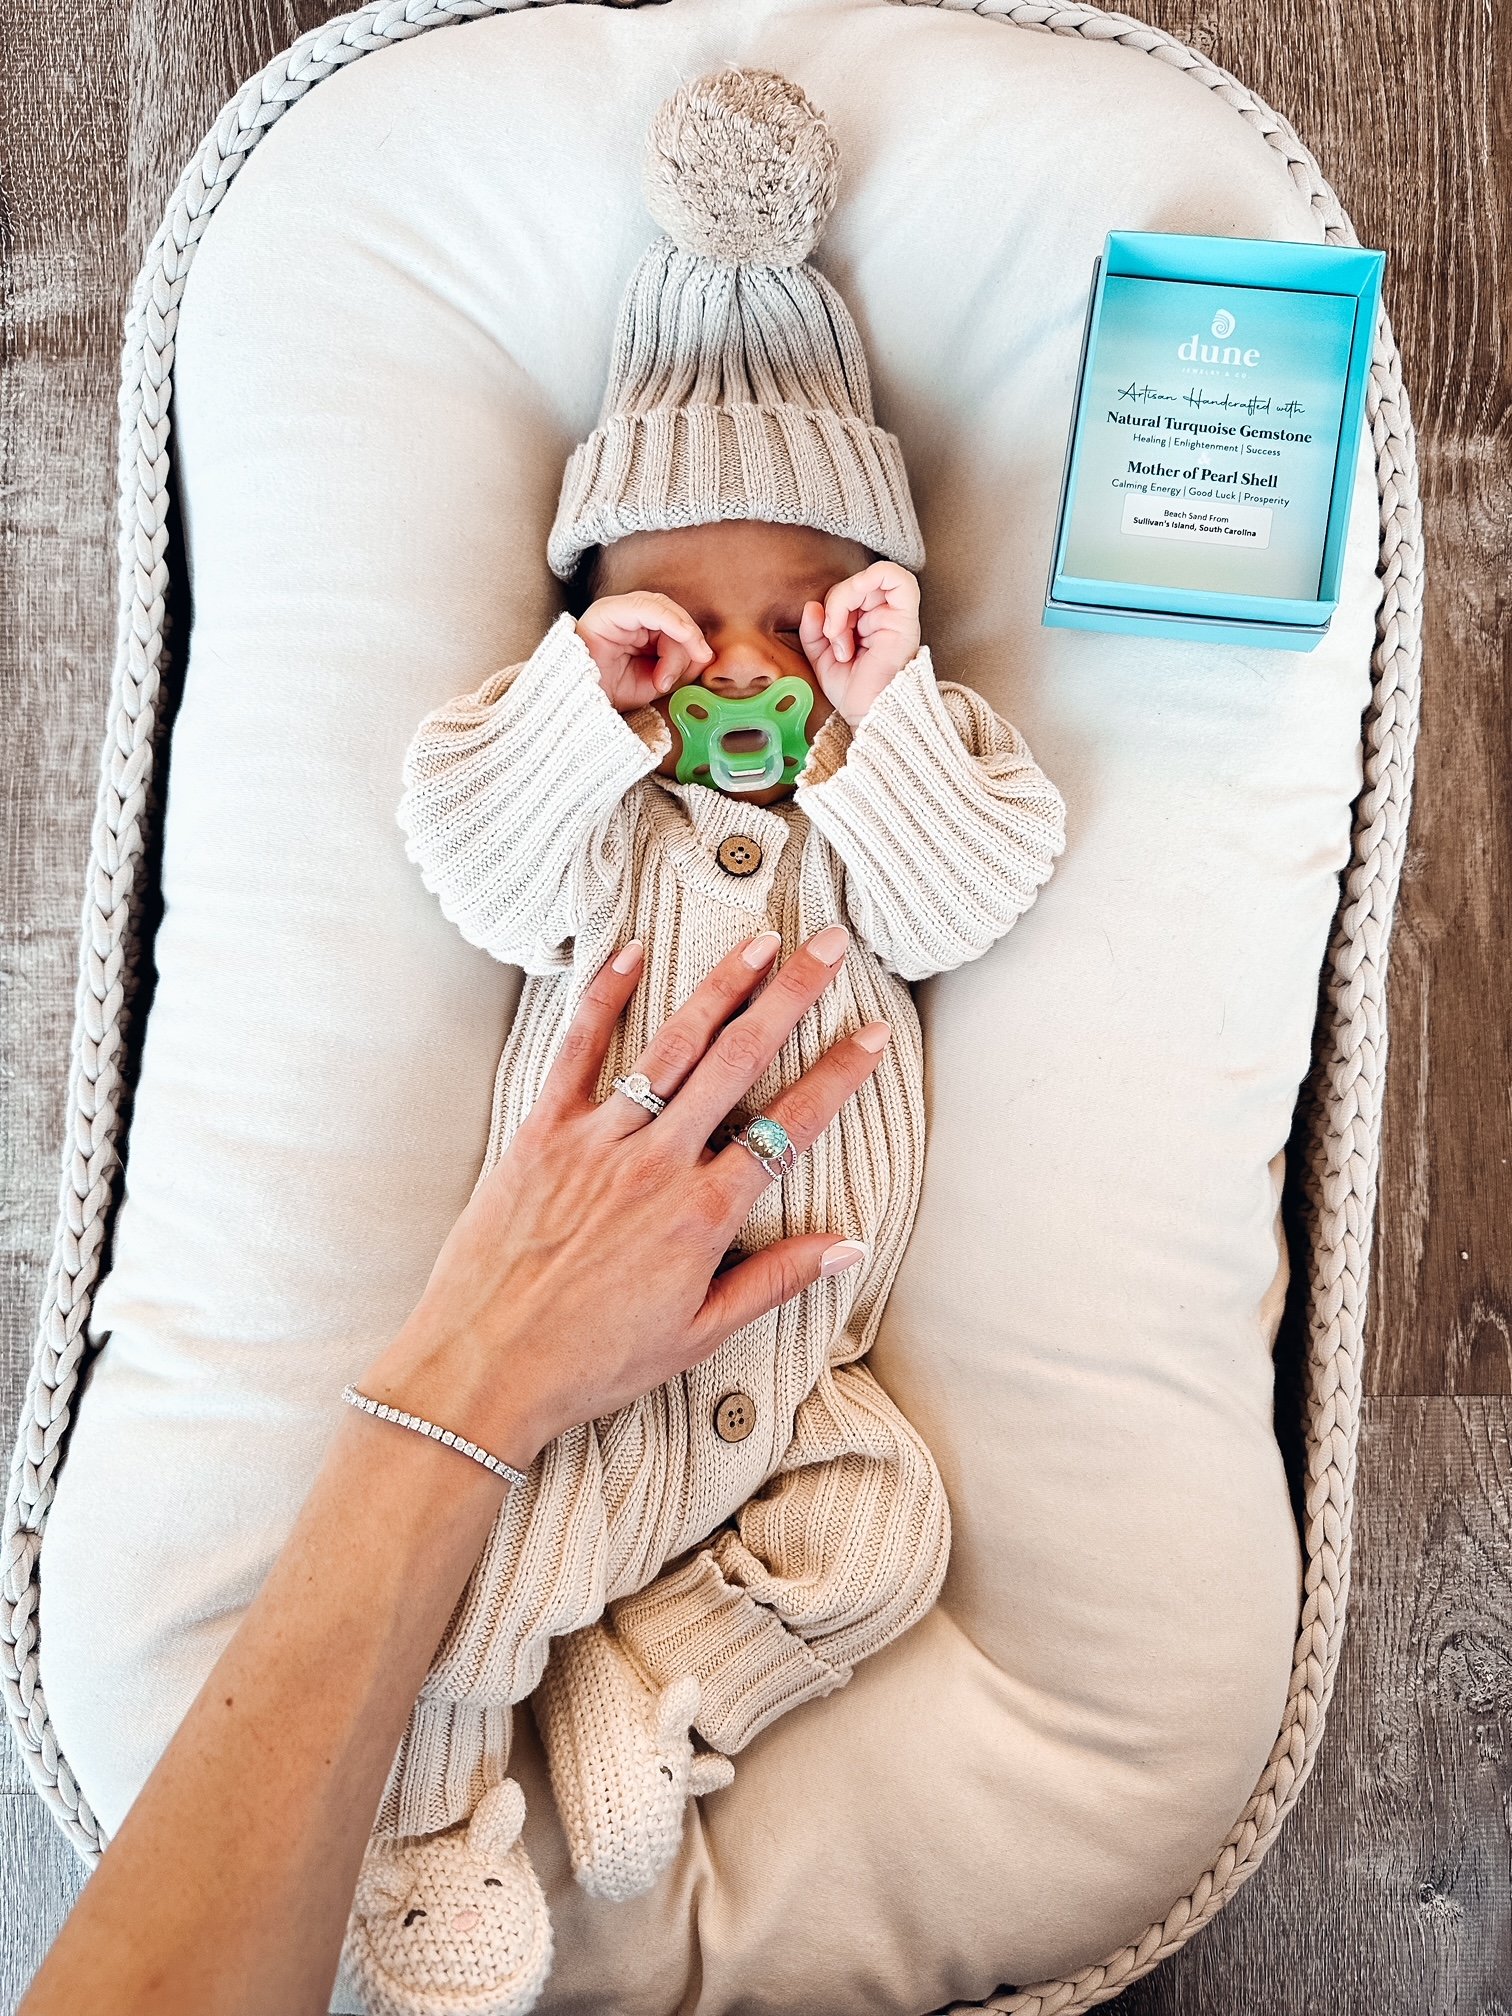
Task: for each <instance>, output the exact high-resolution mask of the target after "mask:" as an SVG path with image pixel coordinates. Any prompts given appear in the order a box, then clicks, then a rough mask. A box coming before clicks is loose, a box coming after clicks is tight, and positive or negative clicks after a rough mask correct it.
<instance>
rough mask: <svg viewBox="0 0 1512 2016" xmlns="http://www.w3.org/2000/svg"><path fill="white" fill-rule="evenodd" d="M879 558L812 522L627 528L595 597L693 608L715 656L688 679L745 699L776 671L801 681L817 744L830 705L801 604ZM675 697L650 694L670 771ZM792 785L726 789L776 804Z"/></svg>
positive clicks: (604, 561) (609, 555) (612, 549)
mask: <svg viewBox="0 0 1512 2016" xmlns="http://www.w3.org/2000/svg"><path fill="white" fill-rule="evenodd" d="M874 558H875V555H874V554H873V553H872V552H871V551H870V550H869V549H868V548H867V547H865V546H863V545H861V544H860V543H859V541H857V540H855V539H840V538H837V537H836V536H835V534H834V533H832V532H817V531H815V530H814V529H813V527H811V526H807V525H771V524H768V523H766V522H765V521H764V520H760V519H754V518H726V519H722V520H720V521H719V523H717V524H713V525H686V526H677V527H675V528H674V529H673V530H671V531H666V532H630V533H627V534H626V535H625V537H624V538H623V539H615V540H613V541H612V542H611V543H610V544H609V545H608V546H606V547H605V548H604V549H603V551H602V552H601V553H600V555H599V559H598V571H597V574H596V576H595V577H594V583H593V587H594V594H595V596H596V597H597V596H602V595H624V594H628V593H629V592H630V590H631V589H633V588H647V589H654V590H655V591H656V592H657V593H659V594H662V595H669V596H670V597H671V598H672V600H673V601H674V602H676V603H677V604H678V605H679V606H680V607H681V608H683V609H686V610H687V612H688V614H689V615H690V616H691V617H692V618H693V621H694V622H695V623H696V624H697V625H698V627H699V629H700V630H702V632H703V634H704V638H705V640H706V641H707V643H708V646H709V649H710V650H711V651H712V652H713V653H714V656H713V657H712V658H711V659H710V660H709V662H708V664H707V665H706V666H705V667H704V668H703V670H702V671H701V672H689V674H688V675H687V677H686V678H685V679H684V680H683V681H682V684H683V685H685V686H694V685H699V686H706V687H707V688H708V689H709V691H710V692H711V693H723V694H726V695H728V697H729V698H730V699H732V700H745V699H749V698H751V697H752V696H753V695H754V694H757V693H761V692H764V691H765V689H766V688H767V687H768V686H770V685H772V684H773V683H774V682H775V681H776V680H778V679H783V678H788V677H790V676H795V677H797V678H799V679H802V680H803V681H804V683H805V684H806V685H807V686H808V687H809V688H810V689H811V691H812V692H813V695H814V701H813V706H812V707H811V709H810V711H809V717H808V722H807V725H806V727H805V729H804V733H805V734H806V735H807V737H808V739H809V741H810V742H812V741H813V739H814V737H815V736H816V735H817V734H818V732H819V729H820V727H821V725H822V724H823V722H825V721H826V720H827V719H828V718H829V716H830V715H831V714H832V713H833V712H834V709H833V707H832V706H831V705H830V702H829V701H828V700H827V699H826V698H825V695H824V690H823V688H822V687H821V686H820V684H819V681H818V680H817V679H816V678H815V677H814V673H813V668H812V667H811V666H810V664H809V662H808V659H807V658H806V657H805V656H804V651H803V642H802V639H801V638H800V637H799V635H798V619H799V617H800V616H801V615H802V613H803V605H804V603H805V602H822V601H823V600H824V598H825V596H826V595H827V594H828V593H829V591H830V589H831V588H833V587H834V585H835V583H836V582H837V581H844V580H845V579H847V577H848V576H850V575H852V574H859V573H860V571H861V569H862V568H863V567H866V566H868V565H870V563H871V561H872V560H873V559H874ZM669 698H670V696H669V695H666V694H662V695H659V696H658V697H657V698H656V699H655V700H653V701H652V702H651V705H652V706H653V707H654V708H655V709H656V711H657V713H658V714H660V715H661V717H662V719H663V720H664V721H665V722H666V724H667V727H668V729H669V731H670V733H671V736H672V747H671V748H670V750H668V752H667V754H666V755H665V756H664V757H663V758H662V760H661V763H660V764H659V765H658V766H657V767H658V774H659V775H661V776H664V777H671V776H675V775H676V772H677V762H678V758H679V757H680V756H681V755H682V737H681V736H680V735H679V734H678V732H677V724H676V722H675V721H673V719H672V717H671V715H670V713H669V712H668V704H667V703H668V699H669ZM748 732H751V733H753V734H754V731H748ZM792 790H793V786H792V784H791V783H790V782H787V781H784V782H782V783H780V784H771V785H768V787H767V788H766V790H764V791H740V792H732V793H730V794H729V795H730V796H732V797H739V798H740V799H741V800H742V802H745V803H749V804H752V805H770V804H771V803H772V802H773V801H774V800H775V799H778V798H788V797H791V795H792Z"/></svg>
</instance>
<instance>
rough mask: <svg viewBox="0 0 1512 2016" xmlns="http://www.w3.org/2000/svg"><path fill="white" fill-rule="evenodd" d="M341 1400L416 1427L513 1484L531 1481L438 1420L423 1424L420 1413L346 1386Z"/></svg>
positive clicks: (402, 1425) (405, 1425) (500, 1457)
mask: <svg viewBox="0 0 1512 2016" xmlns="http://www.w3.org/2000/svg"><path fill="white" fill-rule="evenodd" d="M341 1397H342V1399H343V1400H349V1401H350V1402H351V1403H352V1405H353V1406H354V1407H360V1408H361V1409H362V1411H363V1413H364V1414H372V1415H374V1416H375V1417H376V1418H377V1419H378V1420H379V1421H397V1422H398V1424H399V1426H400V1427H401V1428H413V1429H415V1430H416V1431H417V1432H418V1433H419V1434H421V1435H429V1436H430V1438H431V1439H432V1441H434V1442H444V1443H445V1444H446V1446H447V1448H448V1449H460V1450H461V1451H462V1454H463V1455H464V1456H471V1458H472V1459H473V1461H474V1463H481V1464H482V1465H483V1468H484V1469H485V1470H492V1471H493V1473H494V1475H495V1476H497V1477H507V1478H508V1480H509V1482H510V1483H511V1484H528V1483H529V1482H530V1479H529V1478H528V1477H527V1476H526V1475H525V1472H524V1471H523V1470H516V1468H515V1467H514V1465H513V1464H512V1463H506V1462H505V1461H504V1459H503V1457H502V1456H490V1455H489V1453H488V1451H487V1450H486V1449H480V1448H479V1447H478V1445H477V1443H476V1442H469V1441H467V1440H466V1438H465V1437H464V1436H461V1435H457V1434H454V1433H453V1431H452V1430H451V1429H450V1428H438V1427H437V1426H436V1424H435V1422H434V1421H422V1420H421V1418H420V1416H419V1415H418V1414H404V1413H401V1411H400V1410H399V1408H397V1407H385V1406H384V1405H383V1403H382V1402H381V1401H379V1400H371V1399H369V1398H368V1396H367V1394H366V1393H359V1392H358V1391H357V1388H356V1387H355V1386H344V1387H343V1388H342V1389H341Z"/></svg>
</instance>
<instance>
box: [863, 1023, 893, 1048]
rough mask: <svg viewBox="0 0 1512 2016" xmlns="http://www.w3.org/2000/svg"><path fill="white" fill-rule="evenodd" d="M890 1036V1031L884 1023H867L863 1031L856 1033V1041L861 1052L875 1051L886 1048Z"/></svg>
mask: <svg viewBox="0 0 1512 2016" xmlns="http://www.w3.org/2000/svg"><path fill="white" fill-rule="evenodd" d="M891 1035H892V1029H891V1028H890V1027H889V1025H888V1024H887V1023H886V1022H868V1023H867V1025H866V1027H865V1028H864V1029H858V1030H857V1031H856V1041H857V1042H858V1043H859V1044H860V1045H861V1048H862V1049H863V1050H871V1051H877V1050H882V1049H885V1048H886V1046H887V1039H888V1038H889V1037H890V1036H891Z"/></svg>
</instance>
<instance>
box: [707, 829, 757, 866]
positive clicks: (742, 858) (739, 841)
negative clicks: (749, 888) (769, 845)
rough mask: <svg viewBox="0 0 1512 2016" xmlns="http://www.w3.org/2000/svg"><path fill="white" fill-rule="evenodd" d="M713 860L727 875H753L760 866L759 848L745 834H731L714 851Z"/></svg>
mask: <svg viewBox="0 0 1512 2016" xmlns="http://www.w3.org/2000/svg"><path fill="white" fill-rule="evenodd" d="M714 859H715V860H716V861H717V862H718V863H719V865H720V867H721V868H723V870H724V871H725V873H726V874H727V875H754V874H755V873H756V870H757V869H758V868H759V867H760V866H761V848H760V847H759V846H758V845H757V843H756V842H755V841H754V840H752V839H751V838H750V836H749V835H748V834H745V833H731V834H730V835H729V836H728V838H727V839H724V840H721V841H720V843H719V845H718V847H717V848H716V849H715V850H714Z"/></svg>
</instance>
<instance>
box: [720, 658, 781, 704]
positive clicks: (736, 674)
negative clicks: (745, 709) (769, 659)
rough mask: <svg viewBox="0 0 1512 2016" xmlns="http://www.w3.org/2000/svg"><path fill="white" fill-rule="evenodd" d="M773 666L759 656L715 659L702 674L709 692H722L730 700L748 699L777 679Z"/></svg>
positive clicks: (762, 691)
mask: <svg viewBox="0 0 1512 2016" xmlns="http://www.w3.org/2000/svg"><path fill="white" fill-rule="evenodd" d="M777 676H778V675H777V671H776V668H775V667H774V666H771V665H768V664H767V663H766V662H765V661H764V660H762V659H760V658H751V657H743V658H732V659H728V660H722V659H716V660H715V661H714V663H713V664H712V665H711V666H710V667H709V669H708V671H707V672H705V673H704V675H703V683H704V685H705V686H707V687H708V689H709V691H710V692H711V693H723V694H724V695H725V697H726V698H727V699H730V700H750V699H753V698H754V697H755V695H756V694H758V693H764V692H765V691H766V689H767V688H768V686H771V685H773V684H774V683H775V682H776V679H777Z"/></svg>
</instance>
